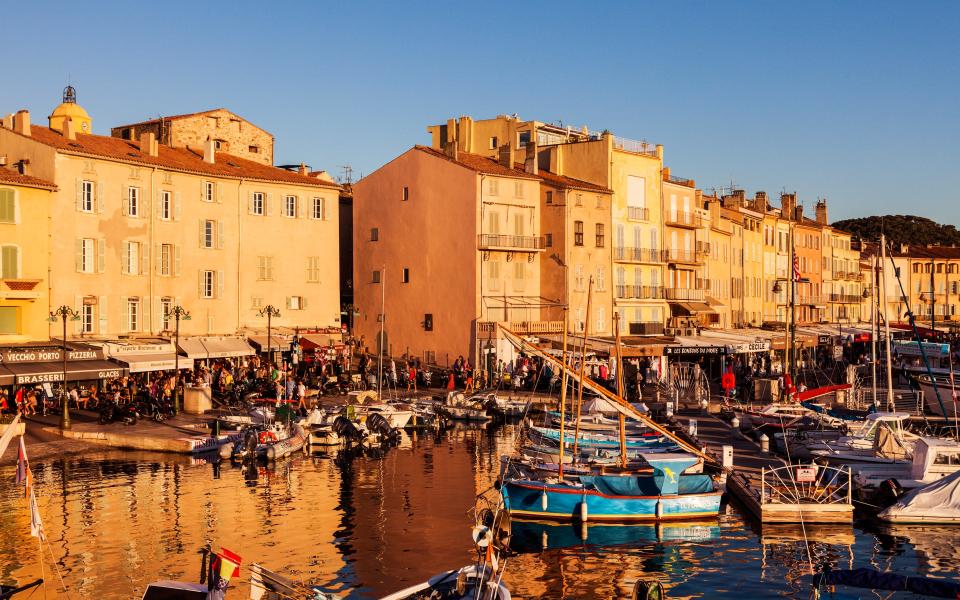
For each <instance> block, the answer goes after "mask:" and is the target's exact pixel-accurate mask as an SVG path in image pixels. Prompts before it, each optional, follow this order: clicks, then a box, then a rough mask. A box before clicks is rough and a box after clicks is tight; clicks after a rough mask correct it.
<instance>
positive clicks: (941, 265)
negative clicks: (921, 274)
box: [937, 263, 943, 273]
mask: <svg viewBox="0 0 960 600" xmlns="http://www.w3.org/2000/svg"><path fill="white" fill-rule="evenodd" d="M937 273H943V263H937Z"/></svg>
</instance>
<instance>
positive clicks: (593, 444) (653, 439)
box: [530, 426, 677, 450]
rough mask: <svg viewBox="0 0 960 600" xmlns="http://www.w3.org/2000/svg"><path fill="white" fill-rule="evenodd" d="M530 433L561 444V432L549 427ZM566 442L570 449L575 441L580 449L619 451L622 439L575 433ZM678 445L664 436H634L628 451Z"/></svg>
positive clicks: (571, 433)
mask: <svg viewBox="0 0 960 600" xmlns="http://www.w3.org/2000/svg"><path fill="white" fill-rule="evenodd" d="M530 433H531V435H532V436H535V437H539V438H541V439H544V440H548V441H550V442H553V443H555V444H557V445H559V444H560V432H559V431H558V430H556V429H550V428H547V427H536V426H534V427H531V428H530ZM563 439H564V441H566V443H567V446H568V447H573V441H574V439H577V440H579V441H578V442H577V447H579V448H612V449H616V450H619V449H620V438H619V437H617V436H615V435H605V434H601V433H583V432H581V433H580V437H579V438H576V437H575V435H574V433H573V432H565V433H564V436H563ZM675 448H677V445H676V444H675V443H673V442H672V441H670V440H668V439H667V438H666V437H665V436H662V435H656V434H654V435H649V436H641V437H637V436H633V437H627V449H628V450H629V449H643V450H651V449H675Z"/></svg>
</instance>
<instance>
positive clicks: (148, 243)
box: [0, 96, 340, 337]
mask: <svg viewBox="0 0 960 600" xmlns="http://www.w3.org/2000/svg"><path fill="white" fill-rule="evenodd" d="M49 122H50V124H51V127H45V126H38V125H32V124H31V123H30V114H29V113H28V112H27V111H21V112H19V113H17V114H16V115H15V116H12V117H8V118H7V119H5V121H4V127H3V128H2V129H0V154H4V155H6V156H7V160H8V161H9V162H11V163H15V162H18V161H26V162H25V163H24V164H26V169H27V170H28V173H29V174H30V175H33V176H36V177H40V178H42V179H45V180H47V181H50V182H53V183H55V184H56V185H57V186H58V191H57V192H56V193H55V194H54V197H53V201H52V205H53V210H52V218H51V222H50V231H49V236H50V237H49V239H50V242H49V243H50V246H51V256H52V259H51V264H50V278H49V293H50V301H51V304H53V305H59V304H67V305H70V306H72V307H74V308H75V309H76V310H77V311H78V312H79V313H80V314H81V316H82V318H81V320H79V321H78V322H77V323H76V326H75V327H76V331H75V332H74V333H76V334H80V335H89V336H100V337H103V336H106V337H112V336H136V335H149V334H160V333H163V332H169V331H170V330H171V329H172V322H171V320H170V319H169V318H168V316H167V312H168V311H169V309H170V307H172V306H174V305H181V306H183V307H184V308H186V309H187V310H188V311H190V313H191V315H192V319H191V320H190V321H185V322H183V323H181V332H182V333H184V334H224V333H235V332H237V331H238V330H240V329H243V328H263V327H264V326H265V320H264V318H263V317H261V316H260V315H259V310H260V308H262V307H263V306H265V305H268V304H270V305H273V306H276V307H277V308H279V309H280V311H281V313H282V314H281V316H280V317H279V318H277V319H274V324H275V325H280V326H284V325H286V326H290V327H296V326H300V327H316V326H320V327H323V326H331V325H338V324H339V315H340V308H339V289H338V264H337V260H336V256H337V252H338V223H337V221H338V217H337V210H338V202H337V197H338V190H339V186H337V185H336V184H333V183H330V182H329V181H326V180H322V179H318V178H316V177H310V176H307V175H306V174H305V170H302V171H301V172H292V171H289V170H285V169H280V168H276V167H272V166H269V165H266V164H263V163H262V162H257V161H252V160H248V159H246V158H241V157H238V156H235V155H232V154H229V153H227V152H223V151H219V152H218V151H216V149H215V143H214V140H212V139H210V140H206V142H205V143H204V144H203V145H202V146H201V147H194V146H189V147H172V146H169V145H166V144H161V143H159V142H158V141H157V139H156V137H155V135H154V133H153V132H149V131H148V132H144V133H143V134H142V135H141V136H140V137H139V138H138V139H136V140H127V139H122V138H120V137H105V136H99V135H93V134H91V133H87V132H89V131H90V130H91V126H92V121H91V119H90V118H89V116H88V115H87V113H86V111H84V110H83V108H82V107H80V106H79V105H78V104H76V102H75V96H65V102H64V103H63V104H61V105H60V106H59V107H57V109H55V110H54V112H53V114H52V115H51V116H50V118H49ZM45 235H46V234H45Z"/></svg>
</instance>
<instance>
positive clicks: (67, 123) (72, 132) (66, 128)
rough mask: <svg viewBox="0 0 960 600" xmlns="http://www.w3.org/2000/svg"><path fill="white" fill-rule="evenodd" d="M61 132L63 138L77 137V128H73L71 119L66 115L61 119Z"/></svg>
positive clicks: (71, 138)
mask: <svg viewBox="0 0 960 600" xmlns="http://www.w3.org/2000/svg"><path fill="white" fill-rule="evenodd" d="M61 133H62V134H63V137H64V138H65V139H68V140H75V139H77V130H76V129H74V128H73V119H71V118H70V117H67V118H66V119H64V120H63V131H61Z"/></svg>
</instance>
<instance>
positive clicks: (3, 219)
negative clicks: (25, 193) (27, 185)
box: [0, 188, 17, 223]
mask: <svg viewBox="0 0 960 600" xmlns="http://www.w3.org/2000/svg"><path fill="white" fill-rule="evenodd" d="M16 222H17V200H16V195H14V191H13V190H11V189H10V188H0V223H16Z"/></svg>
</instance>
